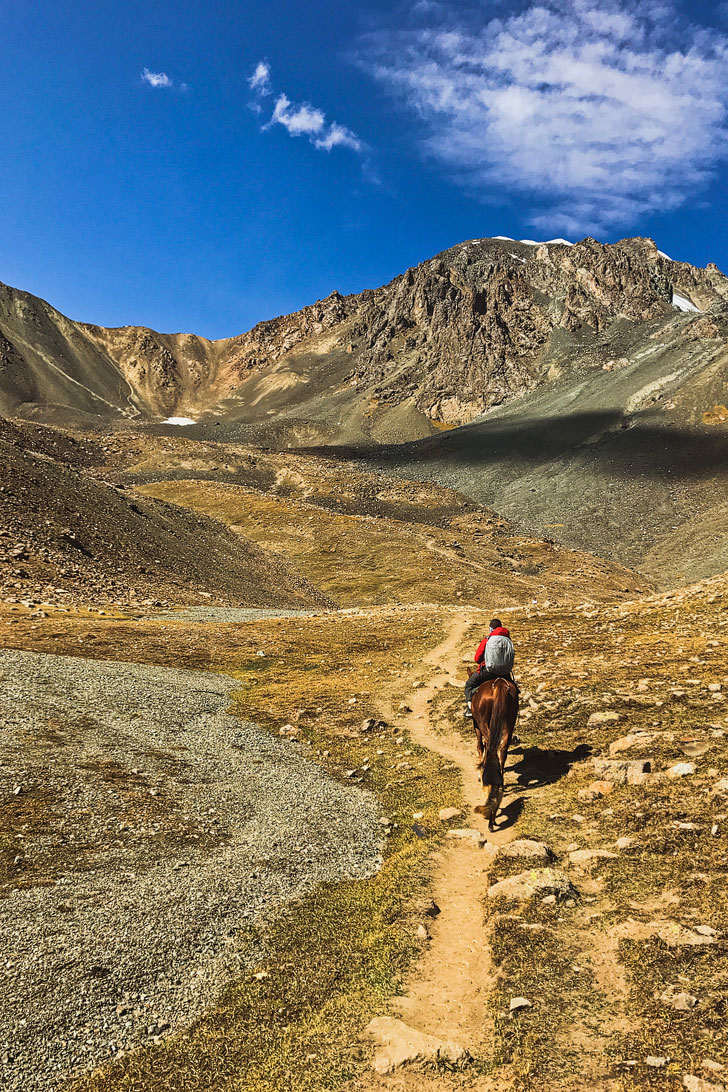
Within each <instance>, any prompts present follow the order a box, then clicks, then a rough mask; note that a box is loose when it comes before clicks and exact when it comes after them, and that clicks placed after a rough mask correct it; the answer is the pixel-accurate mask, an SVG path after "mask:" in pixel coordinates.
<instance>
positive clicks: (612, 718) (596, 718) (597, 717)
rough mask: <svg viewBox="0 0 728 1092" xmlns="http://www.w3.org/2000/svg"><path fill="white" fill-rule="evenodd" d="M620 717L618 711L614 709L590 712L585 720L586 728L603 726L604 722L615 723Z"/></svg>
mask: <svg viewBox="0 0 728 1092" xmlns="http://www.w3.org/2000/svg"><path fill="white" fill-rule="evenodd" d="M621 719H622V718H621V716H620V715H619V713H615V712H614V711H608V712H603V713H592V714H591V716H590V717H589V720H588V721H587V722H586V726H587V728H603V727H604V725H605V724H616V723H617V722H618V721H620V720H621Z"/></svg>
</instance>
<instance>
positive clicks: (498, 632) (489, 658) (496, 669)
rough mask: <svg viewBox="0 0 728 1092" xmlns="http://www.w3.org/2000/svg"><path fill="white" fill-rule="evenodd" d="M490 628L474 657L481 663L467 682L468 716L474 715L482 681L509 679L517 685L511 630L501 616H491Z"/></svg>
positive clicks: (466, 711)
mask: <svg viewBox="0 0 728 1092" xmlns="http://www.w3.org/2000/svg"><path fill="white" fill-rule="evenodd" d="M489 629H490V632H489V634H488V636H487V637H484V638H483V640H482V641H481V642H480V644H479V645H478V647H477V649H476V652H475V657H474V659H475V662H476V664H478V665H479V666H478V670H477V671H474V672H473V674H472V675H471V676H470V678H469V679H468V681H467V682H466V684H465V701H466V702H467V708H466V710H465V716H466V717H471V716H472V715H473V714H472V700H473V694H474V693H475V691H476V690H477V689H478V687H479V686H480V684H481V683H484V682H486V681H487V680H488V679H508V681H509V682H512V683H514V685H515V680H514V678H513V675H512V674H511V670H512V668H513V660H514V656H515V652H514V649H513V642H512V641H511V635H510V632H509V631H508V630H507V629H506V627H505V626H504V625H503V623H502V622H501V620H500V618H491V620H490V624H489Z"/></svg>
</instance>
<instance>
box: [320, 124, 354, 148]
mask: <svg viewBox="0 0 728 1092" xmlns="http://www.w3.org/2000/svg"><path fill="white" fill-rule="evenodd" d="M314 143H315V145H316V147H317V148H323V150H324V151H326V152H330V151H331V149H332V148H351V150H352V151H353V152H360V151H361V150H362V142H361V141H360V140H359V137H358V136H357V135H356V133H352V131H351V129H347V128H346V126H345V125H339V124H338V123H337V122H335V121H332V122H331V125H330V126H329V128H328V130H327V132H326V134H325V135H324V136H322V137H320V138H319V139H318V140H316V141H314Z"/></svg>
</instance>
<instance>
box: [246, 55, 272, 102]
mask: <svg viewBox="0 0 728 1092" xmlns="http://www.w3.org/2000/svg"><path fill="white" fill-rule="evenodd" d="M248 86H249V88H250V90H251V91H254V92H255V94H256V95H270V65H269V64H268V62H267V61H258V63H257V65H256V66H255V68H254V70H253V74H252V76H251V77H250V79H249V80H248Z"/></svg>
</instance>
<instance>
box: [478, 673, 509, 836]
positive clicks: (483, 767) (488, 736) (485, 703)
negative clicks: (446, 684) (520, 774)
mask: <svg viewBox="0 0 728 1092" xmlns="http://www.w3.org/2000/svg"><path fill="white" fill-rule="evenodd" d="M517 716H518V687H517V686H516V685H515V684H514V683H512V682H510V681H509V680H508V679H489V680H488V681H487V682H484V683H481V685H480V686H479V687H478V689H477V690H476V691H475V693H474V694H473V723H474V725H475V735H476V737H477V742H478V758H479V759H480V761H479V762H478V769H479V770H480V772H481V780H482V783H483V792H484V793H485V800H484V802H483V804H482V805H480V806H479V807H477V808H476V809H475V810H476V811H478V812H480V813H481V815H485V816H487V818H488V829H489V830H493V829H494V827H495V817H496V815H497V814H498V809H499V808H500V806H501V801H502V800H503V770H504V768H505V764H506V755H507V754H508V748H509V746H510V742H511V736H512V735H513V729H514V727H515V724H516V717H517Z"/></svg>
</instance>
